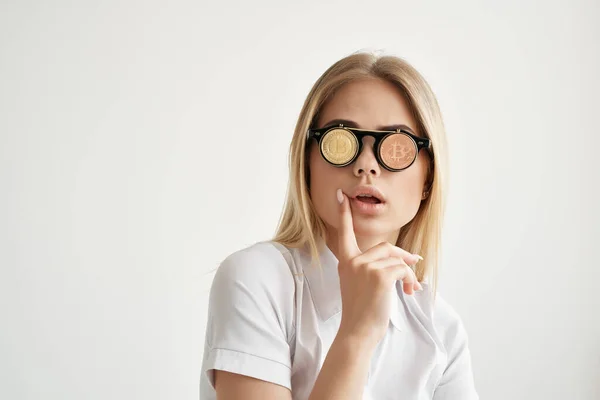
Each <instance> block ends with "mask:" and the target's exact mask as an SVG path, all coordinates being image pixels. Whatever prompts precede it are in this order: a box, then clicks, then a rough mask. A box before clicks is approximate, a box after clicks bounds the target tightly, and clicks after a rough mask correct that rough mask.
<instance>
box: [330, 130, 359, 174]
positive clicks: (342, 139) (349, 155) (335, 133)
mask: <svg viewBox="0 0 600 400" xmlns="http://www.w3.org/2000/svg"><path fill="white" fill-rule="evenodd" d="M357 150H358V140H357V139H356V136H354V135H353V134H352V133H351V132H349V131H347V130H346V129H341V128H335V129H332V130H330V131H327V132H326V133H325V135H324V136H323V139H321V153H322V154H323V157H325V159H326V160H327V161H329V162H330V163H332V164H335V165H339V166H342V165H345V164H348V163H349V162H350V161H352V159H353V158H354V156H355V155H356V152H357Z"/></svg>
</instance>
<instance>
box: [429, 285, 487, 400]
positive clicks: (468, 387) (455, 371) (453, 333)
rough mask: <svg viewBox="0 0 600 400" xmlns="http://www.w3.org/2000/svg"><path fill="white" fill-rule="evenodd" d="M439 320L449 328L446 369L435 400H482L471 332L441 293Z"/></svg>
mask: <svg viewBox="0 0 600 400" xmlns="http://www.w3.org/2000/svg"><path fill="white" fill-rule="evenodd" d="M438 301H439V302H440V304H441V307H440V310H439V315H440V316H439V317H438V318H439V319H440V320H441V321H442V323H443V324H444V325H445V326H446V331H445V335H444V336H445V338H444V343H445V347H446V352H447V355H448V363H447V365H446V369H445V370H444V373H443V375H442V377H441V379H440V381H439V383H438V385H437V387H436V389H435V392H434V394H433V400H456V399H461V400H479V395H478V394H477V391H476V389H475V382H474V379H473V369H472V365H471V352H470V350H469V339H468V335H467V331H466V330H465V326H464V324H463V321H462V319H461V317H460V315H459V314H458V313H457V312H456V311H455V309H454V308H453V307H451V306H450V305H449V304H448V303H447V302H445V300H443V299H442V298H441V296H439V294H438Z"/></svg>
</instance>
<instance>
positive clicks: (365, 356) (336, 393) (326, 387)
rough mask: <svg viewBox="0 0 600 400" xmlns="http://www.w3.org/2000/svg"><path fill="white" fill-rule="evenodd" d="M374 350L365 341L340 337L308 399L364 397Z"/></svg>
mask: <svg viewBox="0 0 600 400" xmlns="http://www.w3.org/2000/svg"><path fill="white" fill-rule="evenodd" d="M373 350H374V349H373V346H370V345H368V344H367V343H365V342H364V341H361V340H358V339H354V338H350V337H347V336H337V337H336V338H335V340H334V341H333V343H332V345H331V347H330V349H329V352H328V353H327V357H326V358H325V361H324V362H323V366H322V367H321V371H320V372H319V376H318V377H317V380H316V382H315V386H314V387H313V390H312V392H311V394H310V397H309V400H361V399H362V396H363V391H364V387H365V384H366V381H367V376H368V372H369V365H370V361H371V356H372V354H373Z"/></svg>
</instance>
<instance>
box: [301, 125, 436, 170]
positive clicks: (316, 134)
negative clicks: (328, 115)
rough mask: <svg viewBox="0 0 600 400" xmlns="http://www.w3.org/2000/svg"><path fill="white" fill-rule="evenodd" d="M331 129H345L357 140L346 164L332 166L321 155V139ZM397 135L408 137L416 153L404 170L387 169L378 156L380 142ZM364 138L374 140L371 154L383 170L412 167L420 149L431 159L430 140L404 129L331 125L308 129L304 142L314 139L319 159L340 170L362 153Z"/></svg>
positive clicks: (389, 168) (390, 168)
mask: <svg viewBox="0 0 600 400" xmlns="http://www.w3.org/2000/svg"><path fill="white" fill-rule="evenodd" d="M332 129H345V130H347V131H349V132H351V133H352V134H353V135H354V136H355V137H356V139H357V140H358V151H357V152H356V154H355V155H354V157H352V159H351V160H350V161H348V162H347V163H344V164H334V163H332V162H330V161H329V160H328V159H327V158H326V157H325V155H324V154H323V149H322V148H321V139H322V138H323V137H325V135H326V134H327V133H328V132H329V131H330V130H332ZM398 133H401V134H404V135H407V136H408V137H410V138H411V139H412V141H413V143H414V144H415V147H416V148H417V151H416V153H415V158H414V159H413V160H412V162H411V163H410V164H409V165H408V166H406V167H404V168H392V167H389V166H388V165H386V164H385V163H384V162H383V160H382V159H381V155H380V145H381V142H383V140H384V139H385V138H386V137H388V136H389V135H394V134H398ZM365 136H372V137H373V138H375V143H374V144H373V149H374V151H373V153H375V158H376V159H377V162H378V163H379V165H381V166H382V167H383V168H385V169H387V170H388V171H391V172H399V171H403V170H405V169H407V168H409V167H410V166H411V165H413V164H414V162H415V161H416V159H417V156H418V154H419V151H421V149H426V150H428V151H429V153H430V155H431V157H432V158H433V151H432V149H431V147H432V146H431V140H430V139H428V138H424V137H419V136H417V135H415V134H414V133H412V132H410V131H408V130H406V129H403V128H398V129H396V130H395V131H372V130H367V129H359V128H350V127H347V126H344V124H339V125H331V126H326V127H323V128H318V129H309V130H308V131H307V132H306V141H307V142H308V141H309V140H310V139H312V138H314V139H316V140H317V144H318V146H319V151H320V153H321V157H323V159H324V160H325V161H327V162H328V163H329V164H331V165H333V166H334V167H338V168H342V167H345V166H348V165H350V164H352V163H353V162H354V161H355V160H356V159H357V158H358V156H359V155H360V153H361V152H362V149H363V142H362V139H363V138H364V137H365Z"/></svg>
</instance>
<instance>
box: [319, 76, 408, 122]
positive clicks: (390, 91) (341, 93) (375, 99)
mask: <svg viewBox="0 0 600 400" xmlns="http://www.w3.org/2000/svg"><path fill="white" fill-rule="evenodd" d="M334 119H348V120H351V121H355V122H356V125H357V126H354V127H355V128H362V129H380V128H381V127H384V126H390V125H398V124H404V125H407V126H408V127H409V128H411V129H412V130H413V131H414V132H416V128H417V127H416V124H415V120H414V117H413V113H412V110H411V109H410V107H409V104H408V102H407V101H406V99H405V97H404V95H403V94H402V92H401V91H400V89H398V88H397V87H396V86H395V85H394V84H393V83H390V82H387V81H384V80H381V79H362V80H358V81H353V82H350V83H347V84H345V85H344V86H342V87H341V88H340V89H338V91H337V92H336V93H335V94H334V95H333V96H332V97H331V98H330V99H328V100H327V102H326V103H325V105H324V106H323V108H322V110H321V113H320V117H319V120H318V122H317V123H318V126H319V127H323V126H324V125H326V124H327V123H328V122H329V121H331V120H334Z"/></svg>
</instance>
